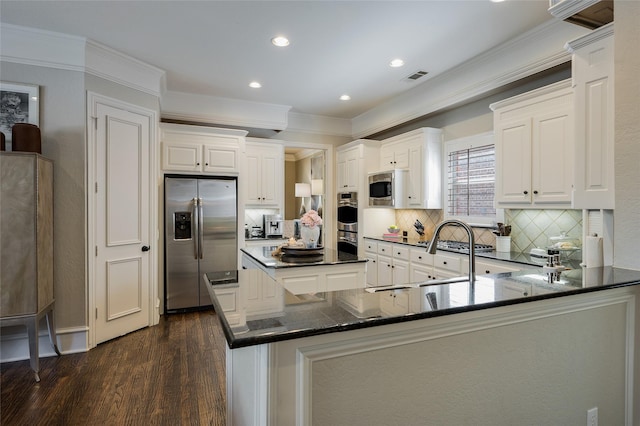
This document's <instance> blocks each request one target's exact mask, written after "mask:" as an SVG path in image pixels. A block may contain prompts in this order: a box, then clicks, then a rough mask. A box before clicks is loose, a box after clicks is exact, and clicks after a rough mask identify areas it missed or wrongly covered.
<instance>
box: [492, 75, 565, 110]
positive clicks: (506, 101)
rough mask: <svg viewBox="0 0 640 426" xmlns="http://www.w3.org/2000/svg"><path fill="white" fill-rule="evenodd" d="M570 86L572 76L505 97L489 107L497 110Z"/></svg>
mask: <svg viewBox="0 0 640 426" xmlns="http://www.w3.org/2000/svg"><path fill="white" fill-rule="evenodd" d="M570 88H571V78H568V79H566V80H562V81H558V82H557V83H553V84H549V85H547V86H544V87H540V88H538V89H534V90H531V91H529V92H526V93H522V94H520V95H516V96H513V97H511V98H507V99H504V100H502V101H498V102H494V103H492V104H491V105H489V108H491V111H494V112H495V111H496V110H498V109H500V108H503V107H506V106H510V105H514V104H517V103H520V102H522V101H529V100H531V99H535V98H537V97H539V96H543V95H546V94H550V93H555V92H557V91H559V90H562V89H570Z"/></svg>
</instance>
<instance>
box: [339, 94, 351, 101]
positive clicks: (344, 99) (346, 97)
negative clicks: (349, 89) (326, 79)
mask: <svg viewBox="0 0 640 426" xmlns="http://www.w3.org/2000/svg"><path fill="white" fill-rule="evenodd" d="M340 100H341V101H349V100H351V96H349V95H342V96H340Z"/></svg>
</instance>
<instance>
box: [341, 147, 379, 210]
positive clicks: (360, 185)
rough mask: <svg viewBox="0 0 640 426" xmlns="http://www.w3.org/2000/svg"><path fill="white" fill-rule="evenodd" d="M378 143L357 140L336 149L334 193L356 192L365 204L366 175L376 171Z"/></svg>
mask: <svg viewBox="0 0 640 426" xmlns="http://www.w3.org/2000/svg"><path fill="white" fill-rule="evenodd" d="M379 146H380V142H378V141H374V140H369V139H358V140H355V141H353V142H349V143H348V144H345V145H341V146H339V147H337V148H336V192H337V193H340V192H358V193H359V196H358V199H359V200H362V202H367V203H368V201H367V197H366V196H364V195H365V193H367V194H368V191H366V189H367V174H368V173H370V172H373V171H375V170H377V169H378V167H377V166H378V156H379ZM365 205H366V204H365Z"/></svg>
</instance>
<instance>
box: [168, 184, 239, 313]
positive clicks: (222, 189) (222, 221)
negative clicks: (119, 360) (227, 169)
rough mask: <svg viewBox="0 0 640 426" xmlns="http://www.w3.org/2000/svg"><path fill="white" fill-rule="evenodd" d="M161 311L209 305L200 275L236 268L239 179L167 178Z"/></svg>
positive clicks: (228, 274) (222, 273)
mask: <svg viewBox="0 0 640 426" xmlns="http://www.w3.org/2000/svg"><path fill="white" fill-rule="evenodd" d="M164 184H165V185H164V188H165V197H164V206H165V305H164V306H165V313H168V312H176V311H183V310H188V309H192V308H200V307H203V306H209V305H211V299H210V298H209V294H208V293H207V289H206V288H205V286H204V285H203V284H202V275H203V274H205V273H207V272H218V273H219V274H217V275H220V276H221V277H223V278H224V277H229V278H232V277H235V276H237V275H236V274H237V269H238V261H237V259H238V238H237V237H238V229H237V211H238V204H237V181H236V179H235V178H226V177H215V178H208V177H197V178H196V177H179V176H166V177H165V180H164Z"/></svg>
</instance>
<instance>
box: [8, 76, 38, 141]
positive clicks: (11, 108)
mask: <svg viewBox="0 0 640 426" xmlns="http://www.w3.org/2000/svg"><path fill="white" fill-rule="evenodd" d="M39 92H40V87H39V86H36V85H33V84H22V83H11V82H5V81H0V132H2V133H4V136H5V138H6V140H7V142H11V128H12V127H13V125H14V124H16V123H30V124H35V125H36V126H39V125H40V117H39V109H40V105H39V103H40V93H39Z"/></svg>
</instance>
